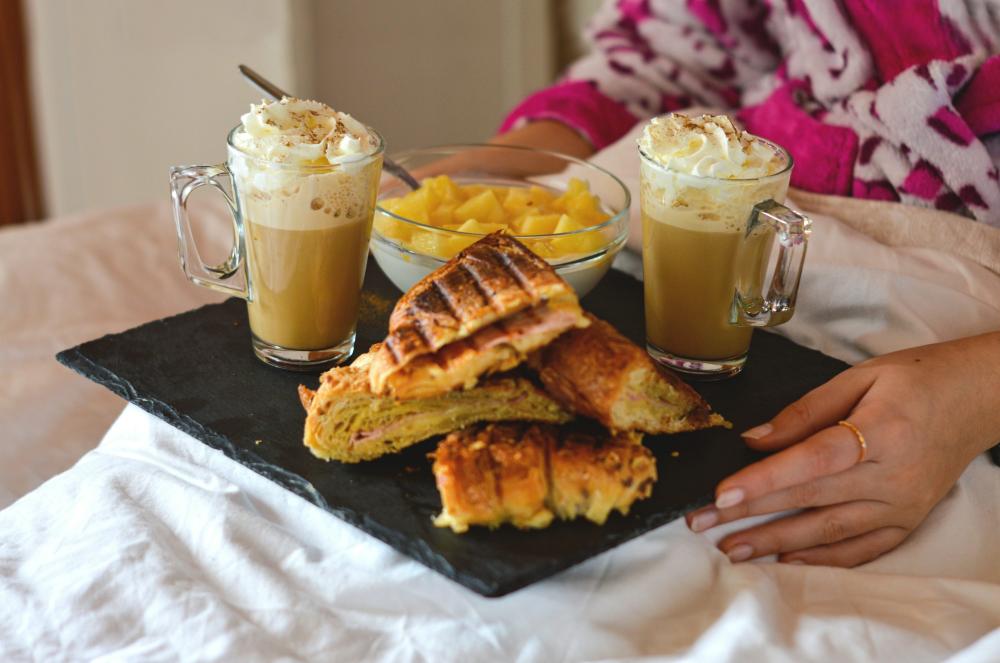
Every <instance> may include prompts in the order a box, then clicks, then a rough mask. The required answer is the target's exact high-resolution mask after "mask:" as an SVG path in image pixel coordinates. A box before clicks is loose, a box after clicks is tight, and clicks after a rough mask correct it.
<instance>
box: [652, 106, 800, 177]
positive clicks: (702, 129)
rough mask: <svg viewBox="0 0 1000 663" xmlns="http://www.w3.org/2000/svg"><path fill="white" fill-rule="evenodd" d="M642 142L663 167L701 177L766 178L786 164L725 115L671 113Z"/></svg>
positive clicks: (656, 120) (657, 120)
mask: <svg viewBox="0 0 1000 663" xmlns="http://www.w3.org/2000/svg"><path fill="white" fill-rule="evenodd" d="M638 142H639V149H640V150H642V153H643V154H645V155H646V156H647V157H648V158H649V159H651V160H653V161H654V162H656V163H657V164H659V165H660V166H663V167H664V168H667V169H669V170H672V171H674V172H680V173H685V174H688V175H695V176H697V177H714V178H718V179H751V178H757V177H766V176H767V175H773V174H775V173H777V172H778V171H780V170H781V169H782V168H784V166H785V163H786V162H785V159H784V158H783V157H782V156H781V155H780V154H778V153H776V152H775V151H774V150H773V149H772V148H771V147H769V146H768V145H767V144H765V143H764V142H762V141H760V140H758V139H757V137H756V136H753V135H751V134H749V133H747V132H745V131H740V130H739V129H737V128H736V126H735V125H734V124H733V122H732V120H730V119H729V118H728V117H727V116H725V115H702V116H700V117H687V116H686V115H682V114H680V113H671V114H669V115H663V116H660V117H656V118H653V119H652V120H651V121H650V122H649V123H648V124H647V125H646V127H645V128H644V129H643V131H642V136H641V137H640V138H639V141H638Z"/></svg>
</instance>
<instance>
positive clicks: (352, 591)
mask: <svg viewBox="0 0 1000 663" xmlns="http://www.w3.org/2000/svg"><path fill="white" fill-rule="evenodd" d="M599 158H600V159H603V162H604V164H605V165H610V166H611V168H612V169H613V170H614V171H615V172H617V173H619V174H621V175H623V176H624V177H625V179H626V181H628V182H630V183H634V182H635V179H636V176H637V165H636V164H634V146H630V149H629V151H628V153H627V154H626V153H625V152H624V151H622V152H620V153H615V152H614V150H612V151H610V152H608V153H605V154H604V155H602V156H601V157H599ZM169 225H170V222H169V218H168V217H167V216H166V214H165V213H164V208H163V207H161V206H156V207H154V206H150V207H148V208H134V209H130V210H122V211H117V212H114V213H111V214H107V215H91V216H89V217H80V218H77V219H73V220H64V221H59V222H56V223H54V224H51V225H50V224H46V225H42V226H35V227H29V228H24V229H19V230H16V231H12V232H11V231H4V232H0V257H2V261H0V296H2V297H3V298H4V302H5V307H7V308H10V306H12V305H11V304H8V303H7V302H10V301H13V299H17V301H16V302H15V303H14V304H13V306H15V307H20V308H18V309H17V310H18V311H23V312H26V313H24V314H22V315H21V316H7V315H5V317H3V318H0V335H2V336H0V340H3V342H4V345H3V348H4V349H3V350H2V351H0V353H2V354H0V361H2V362H3V363H2V365H0V366H2V368H4V369H5V371H6V374H7V379H5V381H3V382H2V383H0V389H2V390H3V391H0V396H2V400H0V424H2V426H3V431H4V438H3V443H2V444H0V453H3V454H5V456H4V458H3V460H4V462H3V463H2V464H0V487H2V488H3V490H5V491H7V492H6V493H3V494H0V497H2V495H8V496H12V497H13V496H18V495H20V494H23V493H24V492H26V490H27V489H30V488H31V487H33V485H34V484H35V483H37V480H38V478H39V477H41V476H42V475H44V473H45V472H49V474H52V473H54V472H55V471H58V470H59V469H61V467H62V466H64V464H66V463H68V462H71V461H69V460H68V459H69V458H71V457H74V455H78V454H79V453H81V452H82V451H83V450H84V449H85V448H86V446H87V444H88V443H89V444H91V445H92V444H93V442H94V441H95V440H96V439H97V437H98V436H99V434H98V433H97V432H96V429H98V428H100V427H101V426H106V424H105V423H103V422H104V421H110V419H111V418H113V416H114V413H115V412H117V411H119V410H120V408H121V407H122V404H121V402H120V401H118V400H117V399H115V398H114V397H113V396H110V395H105V393H104V392H103V390H102V389H101V388H100V387H97V386H96V385H92V384H90V383H88V382H87V381H86V380H84V379H83V378H80V377H78V376H75V375H73V374H72V373H70V372H69V371H68V370H66V369H63V368H62V367H59V366H58V365H56V364H55V363H54V360H52V359H51V354H52V353H54V352H55V351H56V350H58V349H61V348H62V347H64V346H67V345H70V344H72V343H76V342H79V341H81V340H85V339H86V338H88V337H91V336H96V335H100V334H102V333H106V332H108V331H114V330H118V329H122V328H125V327H128V326H131V325H134V324H137V323H138V322H141V321H142V320H144V319H151V318H154V317H158V316H160V315H164V314H166V313H169V312H171V310H180V309H182V308H190V307H192V306H193V305H195V303H196V302H200V301H206V300H209V299H211V298H212V297H213V296H212V295H210V294H204V293H202V291H200V290H198V289H197V288H195V287H194V286H188V285H187V284H186V283H185V282H184V281H183V279H182V278H181V277H180V276H179V272H178V270H177V264H176V261H175V260H176V259H175V257H174V253H173V251H174V244H173V242H172V238H171V231H170V229H169ZM164 226H165V227H166V230H164ZM213 227H214V226H213ZM225 231H226V228H225V226H224V225H222V224H219V225H218V228H217V229H216V230H215V231H213V232H216V233H217V235H216V236H215V241H217V242H219V245H221V244H222V243H224V241H225V239H226V232H225ZM42 248H44V249H45V250H46V252H47V253H46V254H45V255H47V256H48V258H47V259H48V261H49V262H48V263H47V265H48V267H47V268H46V269H43V268H40V267H39V265H42V255H43V254H42V253H41V249H42ZM12 284H13V285H12ZM60 288H63V289H65V291H61V290H60ZM199 298H200V299H199ZM0 309H2V307H0ZM997 327H1000V278H998V277H997V276H996V275H995V274H992V273H990V272H987V271H985V270H982V269H981V268H977V267H975V266H974V265H971V264H970V263H967V262H965V261H962V260H959V259H955V258H950V257H948V256H945V255H943V254H940V253H937V252H933V251H913V250H909V251H907V250H898V249H889V248H887V247H884V246H882V245H879V244H877V243H874V242H872V241H870V240H868V239H867V238H866V237H864V236H861V235H858V234H857V233H854V232H853V231H850V230H849V229H847V228H845V227H844V226H843V225H842V224H840V223H838V222H837V221H836V220H834V219H828V218H817V219H816V232H815V235H814V237H813V248H811V249H810V257H809V263H808V266H807V271H806V276H805V277H804V279H803V285H802V297H801V299H800V303H799V310H798V313H797V315H796V317H795V319H794V320H793V321H792V323H790V324H789V325H788V326H786V327H785V328H784V330H783V333H787V334H788V335H790V336H791V337H792V338H794V339H796V340H797V341H799V342H803V343H807V344H810V345H812V346H814V347H818V348H820V349H822V350H823V351H825V352H828V353H830V354H834V355H837V356H840V357H843V358H845V359H848V360H852V361H853V360H857V359H859V358H861V357H863V356H867V355H868V354H869V353H873V352H884V351H888V350H891V349H896V348H898V347H904V346H906V345H914V344H917V343H922V342H929V341H932V340H936V339H939V338H950V337H954V336H959V335H963V334H967V333H972V332H974V331H984V330H986V329H992V328H997ZM248 351H249V349H248ZM303 453H305V451H304V452H303ZM26 468H27V470H26ZM662 480H663V481H669V477H668V476H664V477H663V478H662ZM998 507H1000V468H997V467H995V466H993V465H992V464H991V463H990V462H989V461H988V460H987V459H986V458H985V457H981V458H979V459H977V460H976V461H975V462H974V463H973V464H972V465H971V466H970V467H969V469H968V470H967V471H966V472H965V474H964V475H963V476H962V478H961V480H960V481H959V483H958V485H957V486H956V488H955V489H954V490H952V491H951V492H950V493H949V494H948V496H947V497H946V498H945V499H944V501H942V502H941V504H939V505H938V507H937V508H936V509H935V510H934V511H933V512H932V513H931V515H930V516H929V518H928V519H927V521H926V522H925V523H924V524H923V525H922V526H921V527H920V528H919V529H918V530H917V531H916V532H915V533H914V534H913V535H912V536H911V537H910V538H909V539H908V540H907V541H906V542H905V543H904V544H903V545H902V546H900V547H899V548H898V549H896V550H895V551H893V552H891V553H889V554H887V555H885V556H883V557H882V558H880V559H878V560H876V561H874V562H872V563H870V564H868V565H865V566H864V567H862V568H859V569H854V570H841V569H829V568H813V567H801V566H798V567H797V566H788V565H777V564H771V563H767V562H760V563H750V564H738V565H733V564H731V563H730V562H729V561H728V560H727V559H726V558H725V556H723V555H722V554H721V553H719V552H718V551H717V550H716V549H715V548H714V542H715V541H717V540H718V539H719V538H721V536H723V535H724V534H725V533H726V532H727V531H731V529H732V528H733V526H732V525H730V526H729V527H727V528H719V530H720V531H712V532H711V533H710V535H708V536H705V535H697V534H693V533H691V532H690V531H688V530H687V528H686V527H685V526H684V523H683V522H681V521H676V522H674V523H672V524H670V525H668V526H665V527H662V528H660V529H658V530H655V531H653V532H650V533H648V534H646V535H644V536H642V537H640V538H638V539H636V540H634V541H631V542H629V543H627V544H625V545H623V546H620V547H619V548H616V549H614V550H612V551H609V552H608V553H605V554H604V555H601V556H599V557H597V558H595V559H592V560H590V561H588V562H586V563H584V564H581V565H579V566H577V567H575V568H573V569H571V570H569V571H567V572H565V573H562V574H560V575H558V576H556V577H554V578H552V579H550V580H547V581H544V582H542V583H539V584H536V585H533V586H531V587H529V588H526V589H524V590H521V591H519V592H516V593H514V594H512V595H510V596H507V597H503V598H500V599H485V598H482V597H479V596H477V595H475V594H473V593H472V592H470V591H468V590H466V589H464V588H462V587H460V586H459V585H457V584H455V583H453V582H451V581H449V580H446V579H445V578H443V577H441V576H439V575H437V574H436V573H434V572H432V571H429V570H427V569H426V568H425V567H423V566H421V565H419V564H418V563H416V562H413V561H411V560H409V559H408V558H406V557H404V556H402V555H400V554H398V553H396V552H395V551H393V550H392V549H391V548H389V547H387V546H385V545H384V544H382V543H380V542H378V541H376V540H374V539H372V538H371V537H369V536H368V535H366V534H363V533H361V532H360V531H358V530H355V529H354V528H352V527H350V526H348V525H345V524H344V523H342V522H340V521H338V520H337V519H336V518H334V517H332V516H330V515H328V514H326V513H325V512H323V511H321V510H320V509H318V508H316V507H314V506H312V505H310V504H308V503H306V502H305V501H303V500H301V499H300V498H298V497H296V496H294V495H292V494H290V493H288V492H286V491H284V490H283V489H281V488H278V487H277V486H275V485H274V484H272V483H270V482H269V481H267V480H266V479H264V478H262V477H260V476H258V475H256V474H254V473H253V472H251V471H250V470H248V469H245V468H243V467H242V466H240V465H237V464H235V463H233V462H231V461H229V460H228V459H227V458H225V457H224V456H223V455H222V454H220V453H218V452H216V451H214V450H211V449H209V448H208V447H206V446H204V445H202V444H201V443H199V442H197V441H195V440H193V439H192V438H190V437H188V436H187V435H185V434H183V433H180V432H179V431H176V430H175V429H173V428H171V427H169V426H167V425H166V424H163V423H162V422H160V421H158V420H156V419H154V418H152V417H150V416H148V415H146V414H145V413H143V412H142V411H140V410H138V409H137V408H134V407H128V408H127V409H126V410H125V412H124V413H123V414H122V415H121V417H120V418H119V419H118V420H117V422H115V423H114V425H113V426H112V428H111V429H110V430H109V431H108V432H107V434H106V436H105V437H104V440H103V441H102V442H101V444H100V446H99V447H98V448H97V449H96V450H93V451H91V452H89V453H87V454H86V455H84V456H83V458H82V459H81V460H80V461H79V462H78V463H77V464H76V465H75V466H74V467H73V468H72V469H70V470H69V471H68V472H65V473H63V474H60V475H58V476H56V477H54V478H52V479H51V480H49V481H48V482H46V483H45V484H44V485H42V486H41V487H39V488H37V489H35V490H33V491H32V492H30V493H29V494H27V495H26V496H24V497H23V498H21V499H20V500H19V501H17V502H16V503H14V504H13V505H12V506H9V507H8V508H6V509H5V510H3V511H0V660H4V661H7V660H12V661H18V660H32V659H34V660H45V661H60V660H68V661H69V660H72V661H76V660H93V659H100V660H115V661H173V660H185V661H187V660H205V661H216V660H218V661H232V660H242V661H258V660H260V661H273V660H288V661H291V660H337V661H355V660H388V661H420V660H462V661H479V660H504V661H507V660H512V661H579V660H639V659H644V660H645V659H657V660H683V661H695V660H697V661H810V660H814V661H831V660H837V661H868V660H888V661H901V660H905V661H939V660H947V659H950V660H953V661H959V662H962V663H968V662H980V661H982V662H985V661H996V660H997V659H998V658H1000V563H998V562H997V559H998V558H1000V508H998ZM740 526H745V523H744V524H741V525H740Z"/></svg>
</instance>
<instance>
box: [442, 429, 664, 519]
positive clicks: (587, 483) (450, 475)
mask: <svg viewBox="0 0 1000 663" xmlns="http://www.w3.org/2000/svg"><path fill="white" fill-rule="evenodd" d="M432 457H433V458H434V467H433V470H434V477H435V480H436V481H437V487H438V492H439V493H440V494H441V502H442V506H443V508H442V511H441V514H440V515H439V516H438V517H437V518H436V519H435V521H434V523H435V525H437V526H438V527H450V528H451V529H452V530H454V531H455V532H459V533H461V532H465V531H467V530H468V528H469V526H470V525H482V526H486V527H491V528H493V527H498V526H500V525H501V524H503V523H510V524H512V525H514V526H515V527H519V528H541V527H546V526H548V525H549V524H550V523H551V522H552V520H553V519H554V518H557V517H558V518H561V519H563V520H572V519H574V518H577V517H580V516H582V517H585V518H587V519H588V520H591V521H593V522H595V523H597V524H603V523H604V522H605V520H607V518H608V515H609V514H610V513H611V512H612V511H615V510H617V511H619V512H620V513H622V514H627V513H628V511H629V508H630V507H631V505H632V504H633V502H635V501H636V500H639V499H643V498H646V497H649V495H650V494H652V487H653V483H654V482H655V481H656V477H657V475H656V460H655V458H654V457H653V455H652V454H651V453H650V451H649V449H647V448H645V447H644V446H642V444H641V443H640V436H638V435H635V434H620V435H615V436H604V435H600V434H595V433H591V432H584V431H580V430H577V429H568V428H559V427H554V426H547V425H537V424H510V423H503V424H489V425H486V426H476V427H471V428H469V429H466V430H463V431H458V432H455V433H452V434H451V435H449V436H448V437H447V438H445V439H444V440H443V441H442V442H441V443H440V444H439V445H438V448H437V450H436V451H435V452H434V454H432Z"/></svg>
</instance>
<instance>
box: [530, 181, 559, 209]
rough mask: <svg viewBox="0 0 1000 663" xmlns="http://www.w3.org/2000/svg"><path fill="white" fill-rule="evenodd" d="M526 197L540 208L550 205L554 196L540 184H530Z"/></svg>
mask: <svg viewBox="0 0 1000 663" xmlns="http://www.w3.org/2000/svg"><path fill="white" fill-rule="evenodd" d="M528 199H529V200H531V204H532V205H534V206H536V207H538V208H539V209H542V208H545V207H548V206H550V205H551V204H552V201H553V200H555V199H556V197H555V196H553V195H552V192H551V191H546V190H545V189H543V188H542V187H540V186H532V187H531V188H529V189H528Z"/></svg>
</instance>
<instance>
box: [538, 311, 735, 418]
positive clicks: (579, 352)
mask: <svg viewBox="0 0 1000 663" xmlns="http://www.w3.org/2000/svg"><path fill="white" fill-rule="evenodd" d="M587 317H588V318H589V319H590V321H591V325H590V326H589V327H587V328H586V329H575V330H573V331H570V332H567V333H566V334H564V335H563V336H560V337H559V338H558V339H556V341H554V342H553V343H551V344H550V345H548V346H547V347H545V348H543V349H541V350H539V351H538V352H537V353H536V354H535V355H534V356H532V358H531V365H532V366H533V367H534V368H535V369H536V370H537V371H538V375H539V377H540V378H541V380H542V383H543V384H544V385H545V389H546V391H548V392H549V395H551V396H552V397H553V398H555V399H556V400H557V401H559V402H560V403H561V404H562V405H563V406H564V407H566V408H567V409H569V410H570V411H572V412H576V413H578V414H582V415H584V416H587V417H591V418H593V419H596V420H597V421H599V422H601V423H602V424H604V425H605V426H606V427H607V428H608V429H609V430H612V431H642V432H644V433H680V432H683V431H690V430H697V429H700V428H709V427H711V426H725V427H727V428H729V427H731V426H732V424H730V423H729V422H728V421H726V420H725V419H723V418H722V417H721V416H719V415H718V414H714V413H713V412H712V411H711V408H710V407H709V406H708V403H706V402H705V401H704V400H703V399H702V397H701V396H700V395H698V392H696V391H695V390H694V389H692V388H691V387H689V386H688V385H687V384H685V383H684V382H683V381H682V380H681V379H680V378H678V377H677V376H676V375H674V374H673V373H671V372H669V371H667V370H665V369H663V368H661V367H660V366H659V365H657V364H656V362H654V361H653V360H652V359H651V358H650V357H649V355H648V354H647V353H646V352H644V351H643V350H642V349H641V348H639V347H638V346H637V345H635V344H634V343H632V341H630V340H628V339H627V338H625V337H624V336H623V335H622V334H621V333H620V332H619V331H618V330H617V329H615V328H614V327H612V326H611V325H610V324H608V323H607V322H605V321H604V320H600V319H598V318H596V317H594V316H592V315H590V314H589V313H588V314H587Z"/></svg>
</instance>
